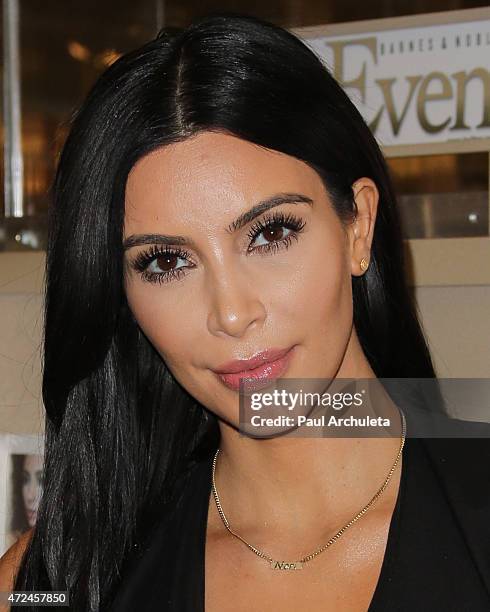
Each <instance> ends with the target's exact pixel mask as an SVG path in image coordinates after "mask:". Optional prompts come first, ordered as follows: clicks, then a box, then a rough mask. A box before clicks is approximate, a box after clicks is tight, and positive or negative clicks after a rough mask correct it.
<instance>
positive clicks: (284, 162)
mask: <svg viewBox="0 0 490 612" xmlns="http://www.w3.org/2000/svg"><path fill="white" fill-rule="evenodd" d="M322 187H323V186H322V183H321V180H320V178H319V176H318V175H317V173H316V172H315V171H314V170H313V169H312V168H310V167H309V166H308V165H307V164H306V163H304V162H302V161H300V160H298V159H296V158H294V157H291V156H289V155H286V154H284V153H280V152H277V151H273V150H271V149H265V148H263V147H260V146H258V145H255V144H253V143H250V142H248V141H246V140H242V139H241V138H237V137H236V136H232V135H229V134H223V133H215V132H203V133H200V134H198V135H196V136H194V137H192V138H189V139H187V140H185V141H183V142H179V143H175V144H171V145H167V146H165V147H161V148H159V149H157V150H155V151H152V152H151V153H149V154H148V155H146V156H145V157H143V158H141V159H140V160H138V162H137V163H136V164H135V166H134V167H133V168H132V169H131V172H130V173H129V176H128V180H127V184H126V202H125V205H126V223H131V224H139V223H142V222H144V221H145V220H148V219H153V220H157V219H158V218H159V217H160V215H162V214H165V216H166V217H167V218H169V216H170V217H171V216H172V215H177V214H178V215H179V217H180V218H182V217H186V216H188V217H189V218H192V219H193V220H195V218H196V215H195V213H196V212H197V211H198V210H201V211H203V210H207V211H209V212H210V213H220V214H223V215H225V214H226V213H227V212H229V213H230V214H231V213H232V212H236V211H237V210H241V209H242V208H243V207H244V206H247V205H250V204H253V203H254V202H256V201H259V200H260V199H262V198H264V197H267V196H271V195H273V194H275V193H277V192H301V193H305V194H307V195H309V196H311V197H315V195H317V194H316V193H315V192H318V191H321V190H322Z"/></svg>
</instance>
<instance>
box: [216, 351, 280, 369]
mask: <svg viewBox="0 0 490 612" xmlns="http://www.w3.org/2000/svg"><path fill="white" fill-rule="evenodd" d="M291 348H292V347H288V348H286V349H267V350H265V351H260V352H259V353H256V354H255V355H254V356H253V357H251V358H250V359H232V360H231V361H227V362H226V363H222V364H221V365H220V366H219V367H218V368H214V369H213V372H216V373H217V374H236V373H237V372H246V371H248V370H253V369H254V368H257V367H259V366H261V365H263V364H266V363H270V362H271V361H276V360H277V359H280V358H281V357H284V355H285V354H286V353H287V352H289V351H290V350H291Z"/></svg>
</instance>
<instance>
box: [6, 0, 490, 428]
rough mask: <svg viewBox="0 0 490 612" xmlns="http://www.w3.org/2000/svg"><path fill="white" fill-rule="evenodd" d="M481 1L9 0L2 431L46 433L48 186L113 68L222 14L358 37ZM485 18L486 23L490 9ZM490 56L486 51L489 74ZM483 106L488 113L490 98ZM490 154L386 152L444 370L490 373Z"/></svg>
mask: <svg viewBox="0 0 490 612" xmlns="http://www.w3.org/2000/svg"><path fill="white" fill-rule="evenodd" d="M482 7H488V3H487V2H485V1H478V0H423V1H422V0H410V1H408V0H380V1H378V2H359V1H358V0H342V1H337V0H267V1H263V0H262V1H257V0H222V1H220V0H178V1H177V0H139V1H138V2H133V1H130V0H118V1H115V0H98V1H94V0H84V1H83V2H80V1H78V2H75V1H73V0H63V1H61V0H58V1H56V0H3V1H2V11H1V19H2V24H1V32H2V46H1V47H2V58H1V66H0V75H1V79H2V94H3V98H2V100H3V103H2V121H1V125H0V129H1V134H2V147H1V148H0V157H1V160H0V174H1V179H2V185H3V189H2V190H1V191H0V313H1V314H0V431H10V432H16V433H17V432H18V433H34V432H38V431H40V430H41V429H42V403H41V398H40V373H41V359H40V338H41V328H42V320H41V311H42V271H43V265H44V260H43V257H44V254H43V249H44V248H45V243H46V221H47V214H46V213H47V208H48V204H49V188H50V184H51V181H52V179H53V175H54V170H55V166H56V161H57V157H58V155H59V151H60V148H61V147H62V145H63V142H64V139H65V138H66V135H67V131H68V129H69V122H70V118H71V116H72V114H73V112H74V111H75V109H76V108H77V107H78V105H80V103H81V102H82V100H83V98H84V96H85V95H86V93H87V91H88V89H89V88H90V87H91V85H92V84H93V83H94V81H95V80H96V78H97V76H98V75H99V74H100V73H101V72H102V71H103V70H104V69H105V68H106V67H107V66H109V65H110V64H111V63H112V62H113V61H114V60H115V59H117V58H118V57H119V56H120V55H121V54H122V53H125V52H127V51H129V50H131V49H133V48H135V47H137V46H139V45H141V44H143V43H144V42H146V41H147V40H148V39H150V38H152V37H153V36H154V35H155V34H156V33H157V31H158V30H159V29H160V28H162V27H163V26H167V25H168V26H186V25H187V24H189V22H190V21H191V20H193V19H194V18H196V17H199V16H201V15H204V14H207V13H209V12H212V11H222V10H230V11H235V12H241V13H247V14H252V15H255V16H257V17H261V18H264V19H267V20H269V21H272V22H274V23H276V24H279V25H281V26H284V27H287V28H293V29H297V28H305V27H311V26H322V25H325V26H329V27H330V26H331V27H332V29H333V30H335V27H336V26H338V25H339V24H343V25H342V28H341V31H342V32H344V33H348V32H349V28H350V25H351V24H352V32H358V31H360V30H359V28H360V27H362V22H363V21H364V20H373V19H375V20H378V19H390V18H394V19H396V18H399V17H401V16H409V15H412V16H416V20H417V23H418V22H420V24H423V23H424V20H425V19H426V17H427V15H428V14H431V13H437V12H440V11H462V10H465V9H475V10H476V9H478V8H482ZM455 14H456V13H455ZM481 15H482V16H481V19H487V20H489V19H490V13H486V16H485V15H484V14H483V13H482V14H481ZM360 23H361V26H360V25H359V24H360ZM339 31H340V30H339ZM488 36H489V37H490V32H489V33H488ZM488 40H490V38H488V39H487V43H486V44H487V45H488V44H489V43H488ZM488 50H489V47H488V46H486V47H485V48H482V53H486V59H485V60H484V61H485V62H486V64H487V67H489V68H490V66H488V57H489V55H490V54H489V53H488ZM485 104H486V105H487V107H488V106H489V105H490V95H489V96H488V98H486V99H485ZM487 140H488V139H487ZM489 149H490V147H489V146H488V142H486V143H483V145H482V144H481V143H480V145H479V146H478V147H474V148H473V147H472V146H471V145H465V146H459V147H455V150H454V151H452V150H444V151H442V150H439V149H437V148H435V149H433V150H430V149H424V150H423V151H422V152H420V151H418V150H417V147H412V148H411V149H409V150H408V149H407V150H404V151H401V150H400V149H399V148H398V149H397V148H396V147H393V148H391V149H390V148H389V147H388V148H387V150H386V155H387V157H388V162H389V165H390V168H391V171H392V175H393V178H394V181H395V184H396V187H397V190H398V193H399V196H400V199H399V205H400V210H401V213H402V217H403V220H404V235H405V238H406V247H407V252H408V255H409V258H410V262H411V269H410V278H409V282H410V284H411V286H413V290H414V292H415V293H416V298H417V302H418V305H419V309H420V313H421V319H422V321H423V325H424V329H425V330H426V333H427V336H428V339H429V343H430V345H431V348H432V351H433V355H434V359H435V362H436V366H437V369H438V373H439V375H440V376H451V377H485V378H489V377H490V323H489V317H488V313H489V312H490V280H489V279H490V273H489V267H490V257H489V254H490V249H489V240H490V239H489V215H488V211H489ZM489 420H490V419H489Z"/></svg>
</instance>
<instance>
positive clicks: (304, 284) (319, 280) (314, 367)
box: [286, 233, 353, 378]
mask: <svg viewBox="0 0 490 612" xmlns="http://www.w3.org/2000/svg"><path fill="white" fill-rule="evenodd" d="M326 235H327V234H326V233H323V236H326ZM310 245H311V246H310V247H308V249H307V250H305V251H303V256H304V257H302V263H301V266H298V267H297V268H293V269H292V270H291V276H290V279H289V294H288V298H289V299H288V303H289V312H288V313H287V315H286V316H287V318H288V320H289V321H294V327H295V329H296V331H297V332H298V334H299V336H298V338H301V336H302V337H303V339H304V345H305V349H306V355H305V358H306V359H307V361H308V372H309V373H310V375H311V376H312V377H318V378H330V377H332V376H334V373H335V371H336V370H337V369H338V367H339V365H340V363H341V361H342V358H343V355H344V354H345V350H346V348H347V345H348V342H349V338H350V335H351V331H352V317H353V306H352V280H351V272H350V267H349V261H348V256H347V252H346V250H345V245H344V243H343V241H342V235H339V236H336V237H334V238H332V239H330V240H329V239H327V240H325V239H323V240H314V241H311V243H310Z"/></svg>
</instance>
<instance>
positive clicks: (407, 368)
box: [16, 14, 435, 611]
mask: <svg viewBox="0 0 490 612" xmlns="http://www.w3.org/2000/svg"><path fill="white" fill-rule="evenodd" d="M203 130H215V131H222V132H226V133H229V134H233V135H235V136H238V137H240V138H243V139H246V140H247V141H250V142H252V143H256V144H258V145H262V146H264V147H267V148H269V149H275V150H277V151H280V152H282V153H286V154H288V155H291V156H294V157H296V158H298V159H300V160H303V161H304V162H306V163H307V164H309V165H310V166H311V167H312V168H314V169H315V170H316V171H317V172H318V173H319V175H320V176H321V177H322V179H323V180H324V182H325V185H326V187H327V190H328V192H329V194H330V196H331V198H332V201H333V205H334V207H335V210H336V211H337V214H338V215H339V217H340V218H341V219H342V220H347V219H350V218H352V214H353V211H355V203H354V200H353V191H352V187H351V186H352V184H353V183H354V182H355V181H356V179H358V178H360V177H370V178H371V179H373V181H374V182H375V183H376V185H377V187H378V190H379V194H380V201H379V206H378V214H377V220H376V224H375V230H374V239H373V244H372V251H371V257H370V266H369V269H368V270H367V272H366V273H365V274H364V275H362V276H359V277H353V278H352V288H353V302H354V304H353V305H354V324H355V327H356V331H357V333H358V336H359V338H360V342H361V345H362V348H363V350H364V352H365V354H366V356H367V358H368V360H369V363H370V364H371V366H372V368H373V370H374V372H375V374H376V376H377V377H407V378H412V377H414V378H419V377H421V378H432V377H434V376H435V374H434V369H433V365H432V362H431V357H430V354H429V351H428V348H427V345H426V341H425V339H424V335H423V332H422V330H421V327H420V324H419V321H418V317H417V312H416V308H415V306H414V303H413V298H412V296H411V294H410V291H409V289H408V287H407V280H406V269H405V262H404V255H403V240H402V233H401V228H400V221H399V213H398V210H397V207H396V203H395V197H394V194H393V190H392V187H391V183H390V179H389V175H388V171H387V168H386V164H385V161H384V158H383V155H382V153H381V151H380V149H379V147H378V144H377V143H376V140H375V139H374V137H373V136H372V134H371V132H370V131H369V129H368V127H367V126H366V123H365V122H364V120H363V118H362V117H361V115H360V114H359V112H358V111H357V110H356V108H355V107H354V105H353V104H352V103H351V101H350V100H349V98H348V97H347V95H346V94H345V93H344V91H343V90H342V88H341V87H340V86H339V85H338V84H337V82H336V81H335V80H334V79H333V77H332V76H331V75H330V73H329V72H328V70H327V69H326V68H325V66H324V65H323V64H322V62H321V61H320V60H319V59H318V58H317V57H316V56H315V55H314V53H313V52H312V51H311V50H309V49H308V48H307V46H305V44H303V43H302V42H301V41H300V40H299V39H298V38H297V37H295V36H294V35H293V34H292V33H289V32H288V31H286V30H284V29H282V28H280V27H277V26H275V25H272V24H269V23H265V22H262V21H260V20H258V19H255V18H252V17H244V16H238V15H231V14H221V15H213V16H210V17H206V18H202V19H199V20H197V21H195V22H194V23H193V24H192V25H191V26H189V27H188V28H186V29H183V30H168V29H164V30H162V31H161V32H160V33H159V34H158V35H157V36H156V37H155V38H154V39H153V40H150V41H149V42H148V43H146V44H145V45H143V46H142V47H140V48H138V49H136V50H134V51H132V52H130V53H127V54H126V55H123V56H122V57H121V58H119V59H118V60H117V61H116V62H115V63H113V64H112V65H111V66H110V67H109V68H108V69H107V70H106V71H105V72H104V73H103V74H102V75H101V76H100V77H99V79H98V80H97V82H96V83H95V85H94V86H93V88H92V89H91V91H90V92H89V94H88V96H87V98H86V100H85V101H84V103H83V105H82V106H81V107H80V109H79V110H78V112H76V114H75V116H74V117H73V120H72V126H71V130H70V134H69V136H68V138H67V141H66V143H65V146H64V148H63V151H62V154H61V157H60V160H59V164H58V169H57V174H56V178H55V181H54V184H53V201H52V206H51V211H50V219H49V227H50V230H49V239H48V248H47V270H46V295H45V304H46V306H45V308H46V310H45V337H44V374H43V399H44V404H45V409H46V426H45V432H46V441H45V444H46V456H45V472H44V475H45V485H44V493H43V497H42V500H41V503H40V507H39V514H38V521H37V526H36V529H35V532H34V534H33V538H32V541H31V543H30V546H29V547H28V549H27V554H26V556H25V558H24V561H23V563H22V566H21V570H20V572H19V574H18V578H17V582H16V589H19V590H20V589H22V590H41V589H57V590H68V591H69V594H70V598H71V603H70V609H72V610H77V611H89V610H90V611H95V610H101V609H104V606H106V605H108V604H109V603H110V601H111V598H112V597H113V595H114V591H115V589H117V584H118V578H119V576H120V572H121V568H122V566H123V564H124V563H125V562H126V561H127V560H128V559H129V558H131V555H132V554H133V552H134V550H137V549H138V546H141V542H142V541H143V540H144V538H145V537H148V534H149V533H151V529H152V528H153V526H154V524H155V521H156V520H158V516H159V515H161V512H162V508H163V506H164V505H165V504H166V503H170V501H171V493H172V490H173V487H174V486H175V483H176V482H177V480H178V478H179V476H180V475H181V474H183V473H184V472H185V470H186V469H187V466H189V464H190V463H191V462H192V461H196V460H197V459H198V457H199V454H200V453H201V454H202V453H208V452H211V451H212V450H214V449H215V448H216V447H217V445H218V443H219V428H218V425H217V419H216V417H215V416H214V415H213V414H210V413H209V412H208V411H207V410H206V408H205V407H204V406H202V405H200V404H199V403H198V402H197V401H196V400H195V399H194V398H193V397H192V396H190V395H189V394H188V393H187V392H186V390H185V389H183V388H182V387H181V386H180V385H179V384H178V382H177V381H176V380H175V379H174V378H173V377H172V376H171V374H170V372H169V371H168V369H167V368H166V366H165V363H164V362H163V360H162V359H161V357H160V356H159V355H158V353H157V352H156V350H155V349H154V348H153V347H152V345H151V344H150V342H149V341H148V340H147V338H146V337H145V336H144V335H143V333H142V331H141V330H140V329H139V327H138V325H137V323H136V321H135V320H134V318H133V316H132V313H131V312H130V310H129V308H128V304H127V301H126V297H125V293H124V285H123V273H124V271H123V250H122V235H123V219H124V194H125V184H126V179H127V176H128V173H129V171H130V169H131V167H132V166H133V165H134V164H135V162H136V161H137V160H138V159H139V158H141V157H142V156H143V155H145V154H146V153H148V152H150V151H152V150H154V149H156V148H157V147H161V146H164V145H167V144H169V143H175V142H178V141H182V140H184V139H186V138H188V137H190V136H192V135H194V134H196V133H198V132H200V131H203ZM32 609H36V608H35V607H33V608H32Z"/></svg>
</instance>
